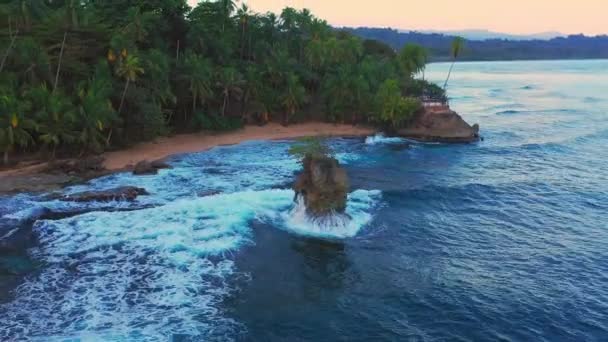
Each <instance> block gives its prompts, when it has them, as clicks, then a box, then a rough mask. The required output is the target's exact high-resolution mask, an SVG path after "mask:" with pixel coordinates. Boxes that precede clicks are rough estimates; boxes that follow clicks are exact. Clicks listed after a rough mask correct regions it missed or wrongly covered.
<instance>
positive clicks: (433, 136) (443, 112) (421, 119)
mask: <svg viewBox="0 0 608 342" xmlns="http://www.w3.org/2000/svg"><path fill="white" fill-rule="evenodd" d="M397 133H398V134H399V135H400V136H403V137H406V138H411V139H415V140H421V141H432V142H447V143H467V142H474V141H478V140H479V125H477V124H475V125H473V126H471V125H469V124H468V123H467V122H466V121H464V120H463V119H462V117H461V116H460V115H458V113H456V112H455V111H453V110H451V109H449V108H441V109H435V110H431V109H426V110H424V111H421V112H420V113H417V114H416V116H415V117H414V119H413V121H412V124H411V125H410V126H409V127H407V128H404V129H401V130H399V131H398V132H397Z"/></svg>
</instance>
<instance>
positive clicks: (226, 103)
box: [222, 92, 230, 117]
mask: <svg viewBox="0 0 608 342" xmlns="http://www.w3.org/2000/svg"><path fill="white" fill-rule="evenodd" d="M229 97H230V93H229V92H225V93H224V104H223V105H222V117H224V116H226V107H227V106H228V101H229Z"/></svg>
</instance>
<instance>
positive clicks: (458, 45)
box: [443, 37, 465, 90]
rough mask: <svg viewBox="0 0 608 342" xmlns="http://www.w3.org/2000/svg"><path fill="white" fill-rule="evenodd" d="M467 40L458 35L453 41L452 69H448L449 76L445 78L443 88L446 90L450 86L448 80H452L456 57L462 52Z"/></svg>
mask: <svg viewBox="0 0 608 342" xmlns="http://www.w3.org/2000/svg"><path fill="white" fill-rule="evenodd" d="M464 44H465V40H464V38H462V37H456V38H454V40H453V41H452V50H451V55H452V65H450V71H448V77H447V78H446V79H445V83H444V84H443V90H446V89H447V87H448V81H449V80H450V76H451V75H452V68H454V64H455V63H456V59H457V58H458V57H459V56H460V54H461V53H462V50H463V49H464Z"/></svg>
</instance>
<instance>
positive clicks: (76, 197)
mask: <svg viewBox="0 0 608 342" xmlns="http://www.w3.org/2000/svg"><path fill="white" fill-rule="evenodd" d="M141 195H148V192H147V191H146V190H145V189H142V188H137V187H132V186H123V187H119V188H115V189H109V190H103V191H85V192H80V193H77V194H72V195H69V196H66V197H63V198H62V199H61V200H62V201H71V202H110V201H120V200H125V201H134V200H135V199H136V198H137V197H138V196H141Z"/></svg>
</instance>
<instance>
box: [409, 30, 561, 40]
mask: <svg viewBox="0 0 608 342" xmlns="http://www.w3.org/2000/svg"><path fill="white" fill-rule="evenodd" d="M400 32H402V33H408V32H411V30H400ZM420 32H422V33H439V34H444V35H448V36H460V37H463V38H465V39H469V40H487V39H507V40H535V39H540V40H549V39H553V38H557V37H565V36H566V35H565V34H562V33H560V32H540V33H534V34H509V33H502V32H494V31H489V30H461V31H438V30H422V31H420Z"/></svg>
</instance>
